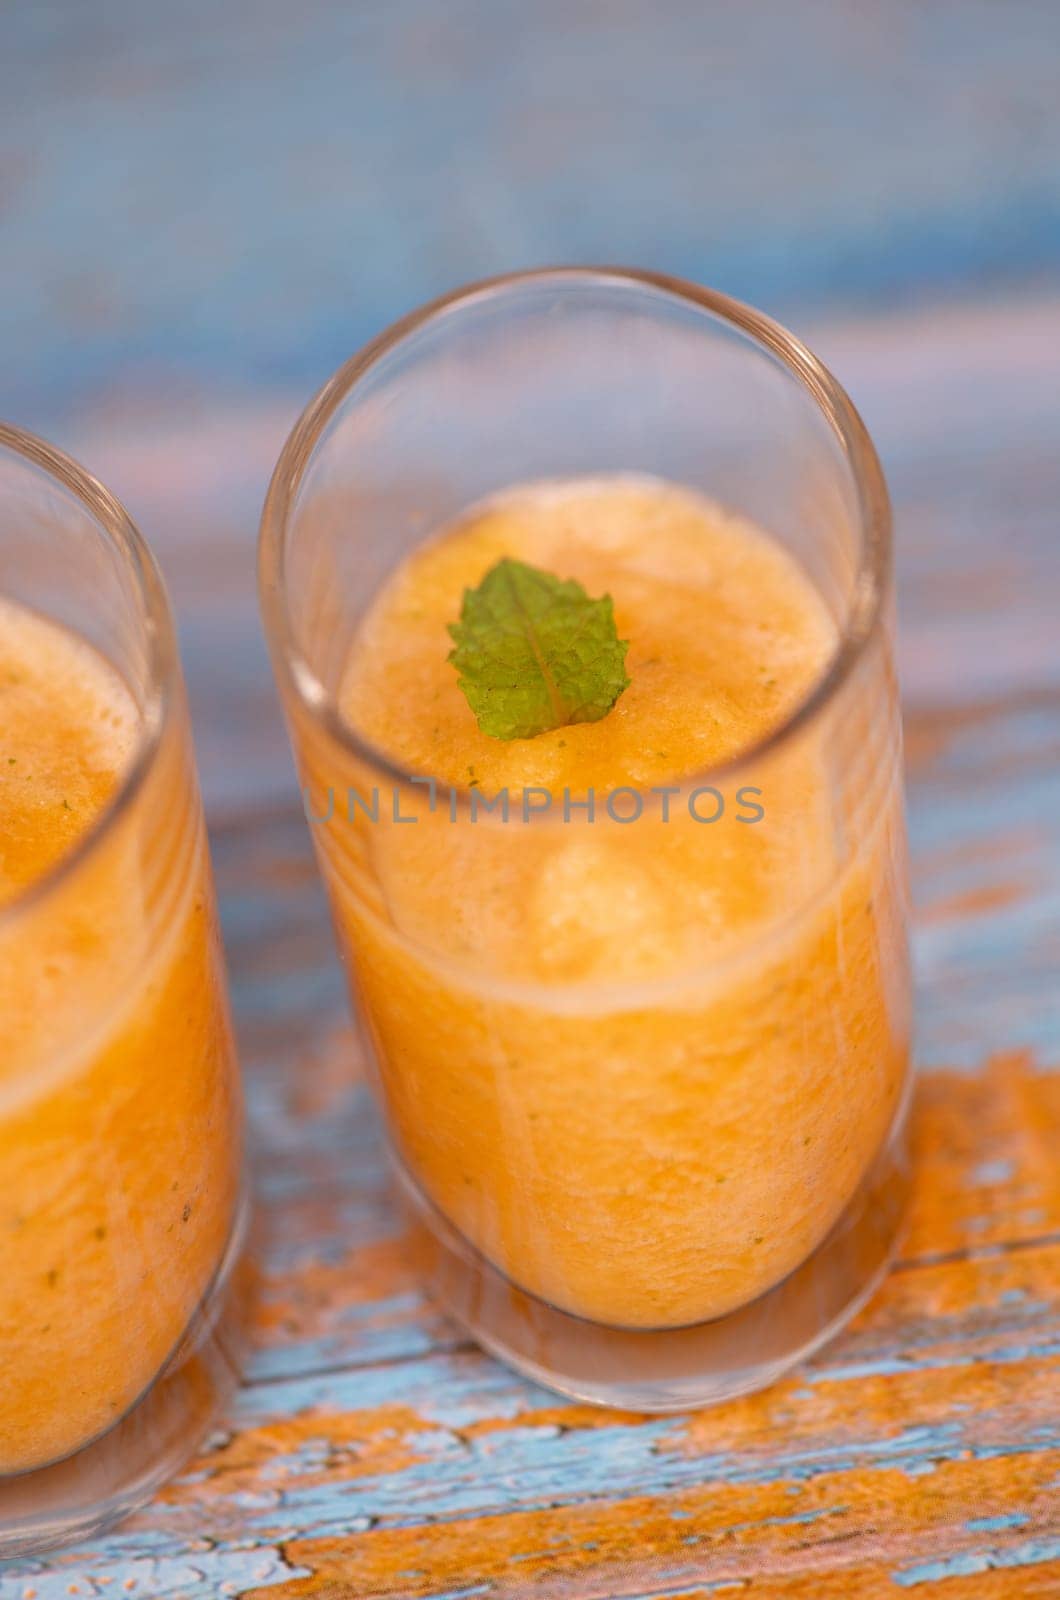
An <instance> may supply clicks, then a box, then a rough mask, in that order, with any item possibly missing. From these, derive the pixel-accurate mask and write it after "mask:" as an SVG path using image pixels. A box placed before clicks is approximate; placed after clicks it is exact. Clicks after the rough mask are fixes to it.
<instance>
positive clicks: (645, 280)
mask: <svg viewBox="0 0 1060 1600" xmlns="http://www.w3.org/2000/svg"><path fill="white" fill-rule="evenodd" d="M549 280H552V281H554V282H556V283H557V284H562V283H590V282H596V283H599V284H607V283H611V284H615V285H619V286H621V287H624V288H639V289H647V290H652V291H655V292H656V293H659V294H662V295H663V296H666V297H670V298H672V299H675V300H678V301H681V302H683V303H684V304H685V305H690V306H692V307H694V308H695V309H697V310H699V311H701V312H705V313H706V314H707V315H708V316H710V317H712V318H714V319H715V320H717V321H720V322H722V323H725V324H728V325H729V326H730V327H732V328H735V329H736V330H737V331H738V332H739V333H741V334H743V335H744V336H745V337H746V338H748V339H749V340H750V341H751V342H752V343H753V344H755V345H757V346H758V348H759V349H761V350H764V351H765V352H766V354H768V355H770V356H772V357H773V358H774V359H775V360H776V361H777V362H779V364H780V365H781V366H783V367H784V368H786V370H787V371H788V372H789V373H790V374H791V376H793V377H794V378H795V379H796V380H797V381H798V382H799V383H800V385H801V387H802V388H803V390H804V391H805V392H806V393H807V394H808V396H809V398H810V399H811V400H812V401H813V402H814V404H815V405H816V406H817V409H818V411H819V412H821V413H822V414H823V415H824V417H825V420H826V421H827V422H828V424H829V425H830V427H831V430H832V433H833V435H834V437H835V438H836V439H837V440H838V442H839V445H840V447H841V449H842V452H843V455H844V457H845V459H846V461H847V463H848V465H849V467H850V472H851V477H852V480H853V486H854V491H855V495H856V500H857V509H858V513H859V524H860V526H859V533H860V535H861V545H860V550H859V554H858V563H857V569H856V573H855V576H854V580H853V584H852V587H851V593H850V597H849V600H848V603H847V609H846V614H845V616H844V617H843V619H842V626H841V628H840V630H839V637H838V643H837V646H836V649H835V650H834V652H833V653H832V655H831V657H830V658H829V661H828V664H827V666H826V667H825V669H824V671H823V672H822V673H821V674H820V676H819V677H817V678H816V679H815V680H814V681H813V683H812V684H811V685H810V687H809V689H808V690H807V691H806V692H805V694H803V695H802V696H801V697H800V699H799V700H798V701H796V703H795V705H794V706H792V707H791V709H790V710H789V711H788V712H787V713H786V714H785V716H784V717H783V718H782V719H781V721H780V722H778V723H777V724H776V726H775V727H773V728H771V729H769V731H768V732H767V733H765V734H764V735H762V736H761V737H760V738H758V739H756V740H754V741H753V742H752V743H751V744H749V745H747V746H746V747H745V748H744V749H743V750H740V751H738V752H737V753H736V754H735V755H734V756H729V757H727V758H726V759H725V760H723V761H718V762H714V763H712V764H710V765H708V766H706V767H701V768H698V769H697V770H696V771H695V772H694V773H690V774H688V775H687V776H682V778H681V783H682V786H686V785H692V784H696V783H702V784H704V785H714V784H716V783H717V782H718V781H719V780H723V779H724V780H726V781H729V780H732V779H733V778H734V777H736V776H738V775H739V774H740V773H741V772H742V771H743V770H744V769H746V768H748V767H751V766H753V765H754V764H755V763H756V762H759V761H761V760H762V759H763V758H764V757H766V756H769V755H771V754H772V753H773V752H774V751H775V750H777V749H778V748H780V746H782V745H783V744H785V743H786V742H787V741H788V740H789V739H790V738H791V737H792V736H793V735H795V734H797V733H799V732H801V731H802V730H803V729H804V728H805V727H807V726H808V725H809V724H810V723H812V722H813V721H814V720H815V719H816V717H817V716H818V715H819V713H821V712H822V711H823V710H824V709H825V707H826V706H827V705H828V704H830V703H831V701H833V700H834V698H835V697H836V695H837V694H838V693H839V692H840V690H841V689H842V687H843V685H844V684H845V683H846V682H847V681H848V680H849V678H850V677H851V676H852V674H853V672H854V670H855V668H856V666H857V664H858V662H859V661H860V660H861V658H862V656H863V655H864V653H865V651H866V649H867V647H868V645H869V643H870V641H871V640H872V638H873V636H874V635H875V633H876V630H877V627H878V625H879V622H880V619H881V617H882V615H883V610H884V601H885V597H886V595H887V592H888V588H889V584H890V580H891V570H892V560H893V554H892V528H891V506H890V498H889V495H888V492H887V485H886V481H885V479H884V475H883V468H882V467H881V465H880V461H879V457H878V456H877V454H876V449H875V446H874V445H873V443H872V439H871V438H870V436H869V432H868V429H867V428H866V426H865V424H864V422H863V421H862V419H861V416H860V414H859V412H858V410H857V408H856V407H855V405H854V403H853V401H852V400H851V399H850V396H849V395H848V394H847V392H846V390H845V389H844V388H843V387H842V385H841V384H840V383H839V382H838V381H837V380H836V379H835V378H834V377H833V376H832V374H831V372H829V370H828V368H827V367H825V365H824V364H823V362H821V361H820V360H818V358H817V357H816V356H815V355H814V354H813V352H812V351H811V350H810V349H809V348H808V347H807V346H806V345H805V344H803V343H802V341H801V340H800V339H798V338H796V336H795V335H794V334H792V333H790V332H789V331H788V330H787V329H786V328H785V327H783V326H782V325H781V324H780V323H779V322H776V321H775V320H774V319H773V318H772V317H769V316H767V315H766V314H765V313H764V312H761V311H757V310H755V309H754V307H753V306H749V305H746V304H745V303H744V302H743V301H741V300H736V299H734V298H733V297H732V296H730V295H726V294H722V293H721V292H720V291H718V290H715V289H708V288H704V287H703V286H702V285H700V284H697V283H693V282H691V281H690V280H688V279H684V278H678V277H674V276H671V275H670V274H668V273H663V272H653V271H648V270H643V269H641V268H635V267H621V266H551V267H548V266H546V267H532V268H528V269H524V270H520V271H515V272H505V273H500V274H498V275H496V276H494V277H489V278H481V279H478V280H476V281H474V282H471V283H467V284H463V285H461V286H459V287H457V288H455V289H452V290H450V291H449V292H448V293H446V294H443V295H439V296H438V297H437V298H435V299H433V300H429V301H427V302H425V303H424V304H423V305H420V306H418V307H417V308H415V309H414V310H412V311H410V312H408V313H407V314H406V315H405V316H403V317H399V318H398V319H397V321H395V322H392V323H391V324H390V325H389V326H388V327H386V328H384V329H383V331H382V332H381V333H378V334H377V335H376V336H375V337H374V338H373V339H370V340H369V341H368V342H367V344H364V345H362V346H361V347H360V348H359V349H358V350H357V351H355V352H354V354H353V355H352V356H350V357H349V358H348V359H347V360H346V361H345V362H343V364H342V365H341V366H340V367H339V368H338V370H337V371H336V372H335V373H333V375H332V376H331V377H330V378H329V379H328V380H327V381H326V382H325V383H324V384H323V385H322V387H321V388H320V389H318V391H317V393H316V394H315V395H314V396H313V398H312V399H311V400H310V401H309V403H308V405H307V406H306V407H305V409H304V410H303V411H302V413H301V415H300V416H299V418H298V420H297V421H296V423H295V424H294V427H293V428H292V429H291V432H290V433H289V435H288V437H287V440H286V442H285V443H284V446H283V449H282V450H281V452H280V456H279V459H278V460H277V463H276V466H275V468H274V470H273V474H272V478H271V480H270V482H269V487H268V491H267V493H266V496H265V504H264V507H263V509H262V515H261V528H260V533H259V538H258V590H259V598H260V604H261V611H262V619H263V622H264V626H265V634H266V639H267V642H268V645H269V650H270V654H271V655H272V659H273V663H274V667H275V670H276V672H277V676H278V678H279V682H280V686H281V689H283V690H284V691H286V692H287V693H289V694H292V695H293V696H294V698H295V699H296V700H297V701H298V702H299V703H300V704H301V706H302V707H304V709H305V710H306V712H307V714H308V715H309V716H310V717H311V718H312V719H313V720H314V721H315V722H316V723H318V724H320V725H322V726H323V729H324V731H325V733H326V734H327V735H328V736H329V737H330V738H331V739H333V740H334V741H335V742H336V743H337V744H338V745H339V746H340V747H341V748H342V749H343V750H344V751H345V753H346V754H347V755H352V756H353V757H354V758H355V759H357V760H358V761H360V762H362V763H364V764H365V765H367V766H369V767H370V768H372V769H374V770H375V772H376V773H378V774H381V775H382V776H384V777H386V778H387V779H388V780H389V781H390V782H392V783H399V784H402V785H411V784H412V783H413V782H414V781H415V779H416V778H417V777H419V778H420V780H421V782H422V774H417V773H414V772H412V771H410V770H408V769H406V768H405V767H404V766H403V765H402V763H401V762H399V761H396V760H394V759H392V758H391V757H390V756H388V755H387V754H386V753H385V751H383V750H381V749H379V747H378V746H376V745H375V744H373V743H372V741H371V740H369V739H366V738H364V737H362V736H361V735H360V734H359V733H358V732H357V731H356V729H354V728H353V727H352V725H351V724H350V723H349V722H347V721H346V719H345V718H344V717H343V716H342V714H341V712H340V711H339V707H338V703H337V701H336V698H335V696H334V695H332V694H331V693H329V691H328V690H327V688H326V687H325V685H324V684H323V683H322V681H321V679H320V677H319V676H318V674H317V673H316V672H315V671H314V669H313V668H312V666H311V665H310V663H309V662H308V660H307V659H306V657H305V655H304V653H303V652H302V651H301V649H300V648H299V646H298V643H297V641H296V639H295V635H294V629H293V627H292V625H291V618H290V614H289V611H288V607H287V602H286V586H285V583H284V576H283V574H284V557H285V554H286V549H287V537H288V533H289V530H290V513H291V508H292V506H293V504H294V502H295V500H296V498H297V495H298V492H299V490H300V488H301V486H302V482H303V480H304V478H305V474H306V471H307V469H308V468H309V466H310V464H311V462H312V460H313V457H314V454H315V451H316V447H317V445H318V444H319V442H320V440H321V438H322V437H323V434H324V432H325V430H326V428H327V427H328V424H329V423H330V422H331V420H332V418H333V417H334V415H335V413H336V412H337V411H338V409H339V407H340V406H341V405H342V403H343V402H344V401H345V400H346V399H347V398H348V397H349V396H350V395H351V394H353V392H354V391H355V389H356V388H357V385H358V384H359V383H360V382H361V381H362V380H363V379H365V378H367V377H368V376H369V374H370V373H371V372H372V371H373V370H374V369H375V368H376V367H377V365H378V364H379V363H380V362H381V361H383V360H385V359H386V357H387V356H388V355H390V353H391V352H392V351H394V350H395V349H397V348H398V346H399V345H401V344H402V343H403V342H404V341H405V340H406V339H408V338H409V337H410V336H411V335H413V334H415V333H418V332H419V330H420V329H421V328H423V327H425V326H427V325H428V324H429V323H432V322H435V321H438V320H441V319H443V318H445V317H447V316H449V315H450V314H452V313H454V312H457V311H461V310H464V309H466V308H468V307H470V306H473V305H475V304H476V303H483V302H487V301H489V300H493V299H496V298H498V297H500V296H502V295H504V294H505V293H506V292H507V291H509V290H511V289H515V288H520V287H522V286H523V285H527V284H535V283H540V284H543V283H546V282H548V281H549ZM629 787H631V788H638V789H642V788H643V786H638V785H630V786H629ZM439 788H440V789H443V790H445V791H446V792H448V793H449V794H451V795H456V796H458V797H459V799H460V801H461V802H462V803H464V804H467V803H469V802H470V798H471V795H472V793H473V791H472V790H470V789H469V788H467V787H465V786H464V785H458V784H448V785H447V784H439Z"/></svg>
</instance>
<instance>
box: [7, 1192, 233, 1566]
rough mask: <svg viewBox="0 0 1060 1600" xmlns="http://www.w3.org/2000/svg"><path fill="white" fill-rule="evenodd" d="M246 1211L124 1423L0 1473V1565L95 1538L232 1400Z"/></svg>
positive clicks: (183, 1457) (155, 1483)
mask: <svg viewBox="0 0 1060 1600" xmlns="http://www.w3.org/2000/svg"><path fill="white" fill-rule="evenodd" d="M247 1218H248V1205H247V1201H246V1198H245V1197H244V1199H243V1200H242V1202H241V1204H240V1206H239V1211H238V1214H237V1219H236V1225H235V1227H234V1228H233V1230H232V1235H231V1238H230V1240H229V1243H228V1247H227V1249H226V1250H225V1254H224V1257H223V1259H222V1261H221V1265H220V1267H219V1268H218V1270H217V1273H216V1274H215V1276H214V1279H213V1281H212V1283H211V1285H210V1288H209V1291H208V1293H207V1294H206V1295H205V1296H204V1298H203V1300H202V1302H201V1303H200V1305H199V1308H198V1310H197V1311H196V1313H195V1315H194V1317H193V1318H192V1320H191V1322H190V1323H189V1325H188V1328H187V1330H186V1331H185V1334H184V1337H183V1338H182V1339H181V1341H180V1343H179V1345H178V1346H177V1348H176V1349H175V1350H174V1352H173V1354H172V1356H171V1357H170V1359H169V1361H168V1362H167V1363H166V1365H165V1367H164V1368H163V1369H162V1371H161V1372H160V1373H159V1374H158V1376H157V1377H156V1378H155V1380H154V1382H153V1383H152V1384H151V1386H150V1388H149V1389H147V1390H146V1391H145V1393H144V1394H142V1395H141V1396H140V1398H139V1400H138V1401H137V1402H136V1404H135V1405H134V1406H133V1407H132V1409H131V1410H130V1411H127V1412H126V1414H125V1416H124V1417H123V1418H122V1419H121V1421H120V1422H117V1423H115V1425H114V1427H112V1428H109V1429H108V1430H107V1432H106V1433H104V1434H101V1435H100V1437H99V1438H97V1439H94V1440H93V1441H92V1443H91V1444H88V1445H86V1446H85V1447H84V1449H82V1450H78V1451H77V1452H76V1453H75V1454H74V1455H71V1456H67V1457H66V1458H65V1460H63V1461H56V1462H54V1463H52V1465H51V1466H47V1467H40V1468H37V1469H36V1470H34V1471H32V1472H24V1473H20V1474H18V1475H17V1476H15V1477H7V1478H5V1477H0V1559H9V1558H10V1557H12V1556H28V1555H40V1554H41V1553H42V1552H43V1551H45V1550H53V1549H55V1548H56V1547H57V1546H59V1545H64V1544H73V1543H75V1542H76V1541H78V1540H80V1539H87V1538H90V1537H91V1536H93V1535H94V1534H98V1533H101V1532H102V1531H103V1530H104V1529H105V1528H109V1527H111V1526H112V1525H113V1524H114V1523H115V1522H119V1521H120V1520H121V1519H122V1518H123V1517H125V1516H127V1515H128V1514H129V1512H130V1511H133V1510H134V1509H135V1508H136V1507H137V1506H139V1505H142V1504H143V1502H144V1501H145V1500H149V1499H150V1497H151V1495H152V1494H153V1493H154V1492H155V1490H156V1489H158V1488H159V1487H160V1486H161V1485H162V1484H163V1483H164V1482H166V1480H167V1479H169V1478H171V1477H172V1476H173V1475H174V1473H176V1472H178V1471H179V1470H180V1468H181V1467H182V1466H183V1465H184V1464H185V1462H186V1461H187V1460H188V1459H189V1457H190V1456H191V1455H192V1454H193V1452H194V1450H195V1448H196V1447H197V1446H198V1445H199V1444H200V1443H201V1442H202V1439H203V1437H204V1436H205V1434H206V1432H207V1431H208V1429H209V1428H210V1426H211V1424H212V1423H213V1422H214V1421H215V1420H216V1418H217V1415H218V1413H219V1412H220V1410H221V1409H222V1407H223V1406H224V1405H225V1404H226V1402H227V1401H228V1399H229V1397H230V1395H231V1393H232V1391H233V1389H234V1388H235V1386H236V1383H237V1382H238V1379H239V1373H240V1370H241V1367H242V1356H243V1350H244V1332H245V1312H246V1303H247V1282H246V1276H247V1274H246V1258H245V1255H244V1245H245V1241H246V1233H247Z"/></svg>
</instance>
